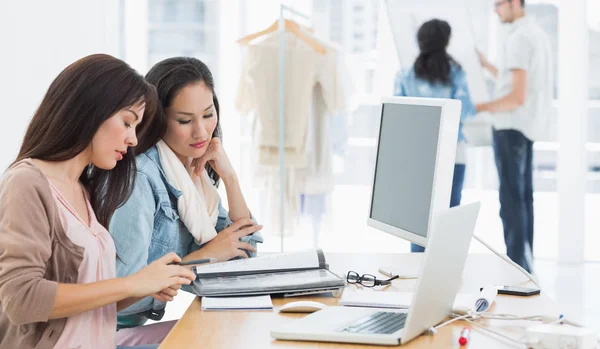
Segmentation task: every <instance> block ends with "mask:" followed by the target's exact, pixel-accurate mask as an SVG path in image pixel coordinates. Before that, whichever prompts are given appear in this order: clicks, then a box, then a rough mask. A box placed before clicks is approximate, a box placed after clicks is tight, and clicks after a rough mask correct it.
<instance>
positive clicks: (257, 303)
mask: <svg viewBox="0 0 600 349" xmlns="http://www.w3.org/2000/svg"><path fill="white" fill-rule="evenodd" d="M270 309H273V302H271V296H269V295H266V296H250V297H203V298H202V310H270Z"/></svg>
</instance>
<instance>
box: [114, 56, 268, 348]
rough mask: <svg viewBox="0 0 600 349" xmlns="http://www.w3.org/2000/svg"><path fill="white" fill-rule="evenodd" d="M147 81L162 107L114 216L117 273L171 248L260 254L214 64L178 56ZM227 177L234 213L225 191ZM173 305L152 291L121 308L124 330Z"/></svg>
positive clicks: (190, 253)
mask: <svg viewBox="0 0 600 349" xmlns="http://www.w3.org/2000/svg"><path fill="white" fill-rule="evenodd" d="M146 80H147V81H148V82H149V83H151V84H153V85H154V86H156V89H157V92H158V99H159V101H160V105H161V107H162V108H160V110H159V112H158V113H157V118H156V119H154V120H152V122H151V125H150V126H149V128H150V131H149V133H148V136H147V137H140V144H139V145H138V146H137V147H136V152H138V154H139V155H138V156H137V158H136V161H137V176H136V184H135V188H134V189H133V194H132V195H131V197H130V198H129V200H127V202H126V203H125V204H124V205H123V206H122V207H120V208H119V209H118V210H117V212H116V213H115V215H114V217H113V218H112V220H111V222H110V231H111V234H112V235H113V238H114V239H115V244H116V247H117V252H118V255H119V257H120V258H119V260H118V261H117V274H118V275H119V276H126V275H132V274H135V273H136V272H138V270H140V269H142V268H144V267H146V265H147V264H148V263H151V262H152V261H154V260H156V259H157V258H159V257H160V256H162V255H163V254H165V253H169V252H175V253H177V254H178V255H180V256H182V257H183V259H184V260H195V259H202V258H217V260H218V261H227V260H230V259H232V258H248V257H250V256H254V255H256V244H257V243H258V242H262V237H261V235H260V233H256V232H257V231H259V230H260V229H261V228H262V227H261V226H260V225H257V224H256V223H255V222H254V221H253V220H252V219H251V218H252V217H251V215H250V211H249V210H248V206H247V205H246V201H245V199H244V196H243V194H242V191H241V189H240V185H239V181H238V177H237V174H236V172H235V170H234V169H233V166H232V165H231V163H230V161H229V159H228V157H227V154H226V153H225V151H224V149H223V146H222V143H221V128H220V125H219V124H220V123H219V119H220V118H221V115H220V113H219V101H218V99H217V96H216V94H215V88H214V80H213V77H212V74H211V72H210V70H209V69H208V67H207V66H206V65H205V64H204V63H202V62H201V61H199V60H198V59H196V58H191V57H174V58H169V59H166V60H164V61H162V62H159V63H157V64H156V65H155V66H154V67H152V69H150V71H149V72H148V74H146ZM159 140H160V141H159ZM221 180H222V181H223V184H224V185H225V191H226V192H227V202H228V206H229V212H228V211H227V210H225V208H224V207H223V205H222V204H221V198H220V196H219V193H218V192H217V188H216V186H217V185H218V183H219V182H220V181H221ZM255 233H256V234H255ZM165 306H166V304H165V303H164V302H161V301H160V300H157V299H154V298H151V297H147V298H145V299H143V300H141V301H140V302H138V303H136V304H134V305H133V306H131V307H129V308H127V309H125V310H124V311H122V312H120V313H119V320H118V322H119V328H120V330H119V332H118V333H117V337H120V336H121V335H122V334H127V333H128V332H129V329H128V328H127V327H135V328H137V327H138V326H140V325H142V324H144V323H145V322H146V321H147V319H152V320H160V319H161V318H162V316H163V314H164V309H165ZM173 324H174V323H171V325H173Z"/></svg>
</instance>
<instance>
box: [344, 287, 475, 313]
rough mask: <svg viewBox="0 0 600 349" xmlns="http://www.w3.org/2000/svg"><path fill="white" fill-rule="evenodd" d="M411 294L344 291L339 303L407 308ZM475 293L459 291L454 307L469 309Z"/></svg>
mask: <svg viewBox="0 0 600 349" xmlns="http://www.w3.org/2000/svg"><path fill="white" fill-rule="evenodd" d="M412 299H413V294H412V293H408V292H390V291H354V292H348V291H344V294H342V298H341V299H340V301H339V303H338V304H339V305H343V306H350V307H368V308H395V309H408V308H410V306H411V303H412ZM474 300H475V295H473V294H470V293H459V294H457V295H456V299H455V300H454V307H453V308H454V309H457V310H458V309H463V308H465V309H471V308H472V306H473V304H475V302H474Z"/></svg>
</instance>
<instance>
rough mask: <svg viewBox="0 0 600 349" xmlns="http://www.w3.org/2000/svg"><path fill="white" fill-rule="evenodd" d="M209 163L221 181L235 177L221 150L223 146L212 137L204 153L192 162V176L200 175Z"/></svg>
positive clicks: (218, 140) (217, 139)
mask: <svg viewBox="0 0 600 349" xmlns="http://www.w3.org/2000/svg"><path fill="white" fill-rule="evenodd" d="M207 162H208V163H209V164H210V166H211V167H212V168H213V169H214V170H215V171H216V172H217V173H218V174H219V176H220V177H221V178H223V180H224V181H225V180H227V179H231V178H234V177H235V176H236V174H235V170H234V169H233V166H232V165H231V162H230V161H229V158H228V157H227V154H226V153H225V150H224V149H223V145H222V143H221V140H220V139H219V138H217V137H213V138H212V139H211V140H210V142H209V144H208V148H207V149H206V153H204V155H202V156H201V157H199V158H197V159H194V160H192V168H193V169H194V174H196V175H200V174H201V173H202V171H203V170H204V167H205V166H206V163H207Z"/></svg>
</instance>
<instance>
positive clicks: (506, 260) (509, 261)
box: [473, 234, 542, 290]
mask: <svg viewBox="0 0 600 349" xmlns="http://www.w3.org/2000/svg"><path fill="white" fill-rule="evenodd" d="M473 237H474V238H475V240H477V241H479V243H481V244H482V245H483V246H485V247H486V248H487V249H488V250H490V251H492V252H493V253H494V254H495V255H496V256H498V257H500V258H502V259H503V260H504V261H505V262H507V263H509V264H510V265H512V266H513V267H515V268H517V269H518V270H519V271H520V272H521V273H523V274H524V275H525V276H527V278H528V279H529V280H530V281H531V282H533V283H534V284H535V285H536V286H537V287H538V288H539V289H540V290H541V289H542V287H541V286H540V284H538V282H537V280H536V279H535V278H534V277H533V275H531V274H530V273H529V272H528V271H527V270H525V269H523V267H521V266H520V265H518V264H517V263H515V262H513V261H512V260H511V259H510V258H508V256H506V255H504V254H502V253H500V252H498V251H496V250H495V249H494V248H492V246H490V245H488V244H487V243H486V242H485V241H483V240H482V239H481V238H480V237H479V236H477V235H475V234H473Z"/></svg>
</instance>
